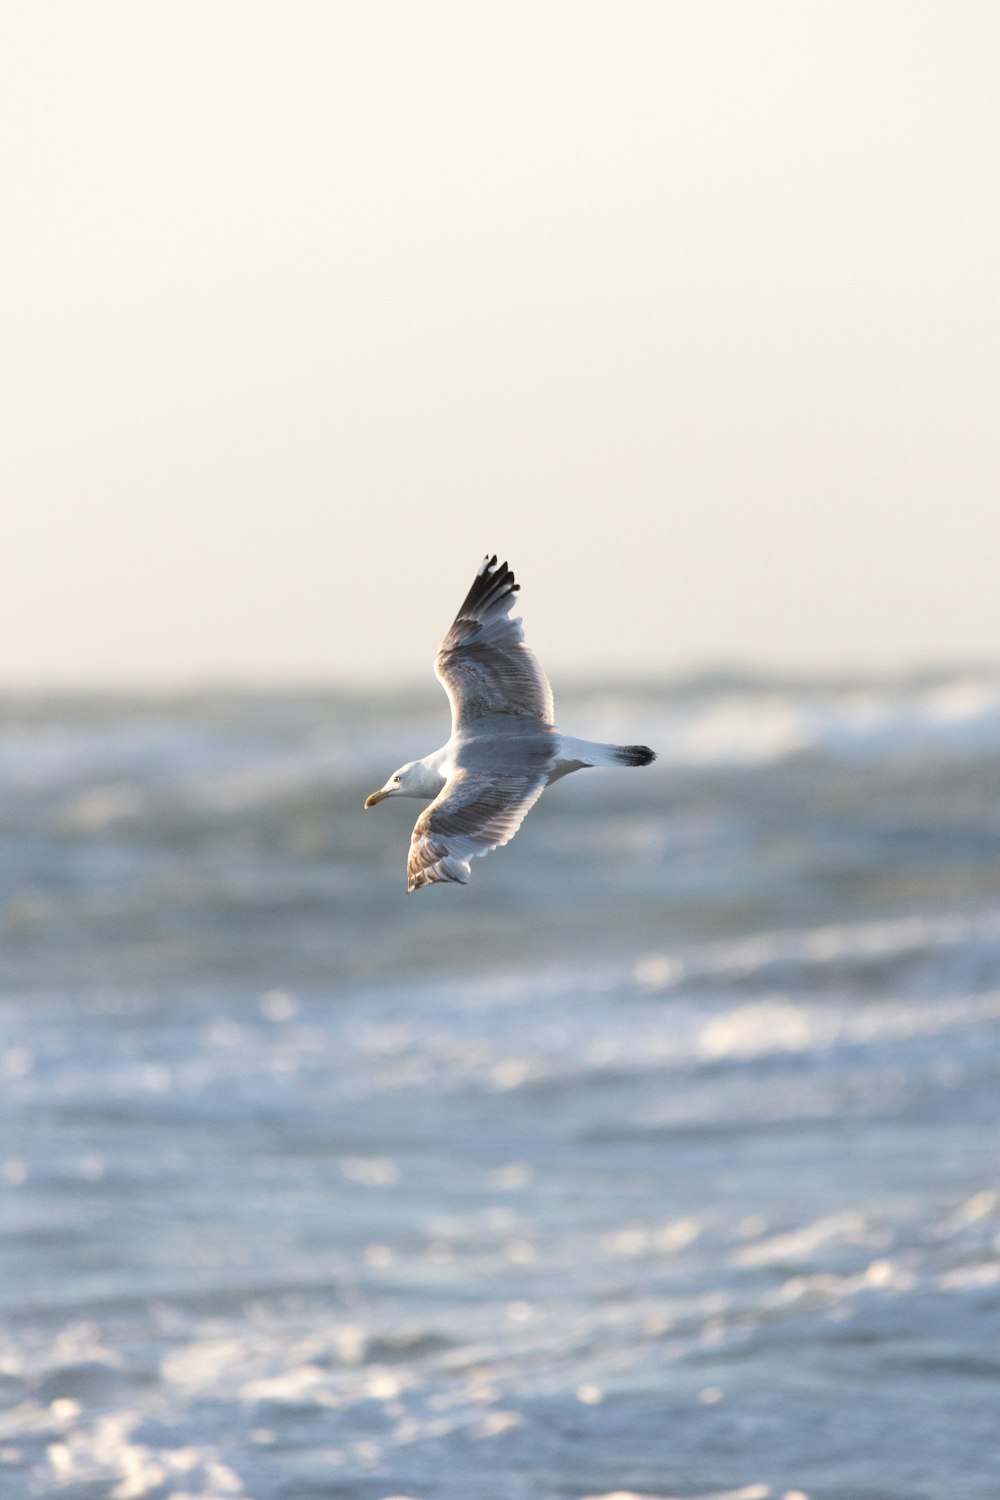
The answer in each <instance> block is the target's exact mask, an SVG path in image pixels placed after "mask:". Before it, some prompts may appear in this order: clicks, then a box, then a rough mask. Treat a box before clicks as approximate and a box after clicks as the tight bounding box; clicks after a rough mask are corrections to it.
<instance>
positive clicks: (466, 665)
mask: <svg viewBox="0 0 1000 1500" xmlns="http://www.w3.org/2000/svg"><path fill="white" fill-rule="evenodd" d="M519 588H520V584H518V583H515V582H514V575H513V573H512V572H511V571H510V569H509V568H508V566H507V564H506V563H497V560H496V557H495V556H494V557H484V558H483V561H482V565H481V567H480V569H479V572H478V573H477V574H476V579H475V582H474V583H473V585H472V587H471V589H470V590H469V592H468V594H467V595H466V598H465V602H464V604H463V605H462V607H461V609H460V610H459V612H458V614H457V615H456V617H455V623H454V624H453V625H452V627H451V629H450V630H449V631H448V634H447V635H446V636H445V638H444V640H443V641H442V642H441V649H440V650H439V651H438V654H437V660H436V661H435V663H434V670H435V672H436V673H437V675H438V677H439V678H440V679H441V681H442V682H443V683H444V687H445V691H446V692H447V694H448V697H449V698H450V699H451V730H452V734H456V733H457V732H458V731H459V730H460V729H462V728H463V727H464V726H465V725H467V724H470V723H471V722H472V721H473V720H475V719H481V718H483V717H484V716H485V715H486V714H514V715H517V716H520V717H521V718H527V719H537V720H539V721H540V722H541V723H542V724H551V723H552V722H553V719H554V714H555V708H554V705H553V702H552V689H551V688H550V687H549V682H548V678H547V677H546V676H545V673H544V672H543V671H542V669H541V666H540V665H539V663H538V659H537V658H536V656H535V655H534V653H533V652H532V651H531V650H530V649H529V647H528V646H526V645H525V642H524V631H523V630H522V628H521V621H520V620H518V619H514V620H512V619H511V618H510V609H511V606H512V605H513V602H514V595H515V594H516V593H517V591H518V589H519Z"/></svg>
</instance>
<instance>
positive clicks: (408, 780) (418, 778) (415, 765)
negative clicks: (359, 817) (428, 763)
mask: <svg viewBox="0 0 1000 1500" xmlns="http://www.w3.org/2000/svg"><path fill="white" fill-rule="evenodd" d="M423 779H424V767H423V766H422V765H421V764H420V762H419V761H417V760H411V761H407V763H406V765H405V766H400V768H399V770H398V771H394V772H393V774H392V775H391V776H390V777H389V780H388V781H387V782H386V784H385V786H383V787H380V788H379V790H378V791H377V792H372V794H371V796H370V797H369V798H368V799H367V801H366V802H365V807H366V808H367V807H374V806H375V804H376V802H383V801H384V800H385V798H386V797H423V796H426V795H427V794H426V792H424V790H423V786H422V782H423ZM418 782H419V783H421V785H420V787H419V789H418Z"/></svg>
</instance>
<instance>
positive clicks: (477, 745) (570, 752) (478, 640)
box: [365, 554, 656, 891]
mask: <svg viewBox="0 0 1000 1500" xmlns="http://www.w3.org/2000/svg"><path fill="white" fill-rule="evenodd" d="M520 587H521V585H520V584H519V583H515V582H514V575H513V573H512V572H511V570H510V569H509V568H508V566H507V564H506V563H505V562H503V563H498V562H497V560H496V555H495V554H494V556H493V557H484V558H483V561H482V563H481V564H480V567H479V571H478V573H477V574H476V577H475V579H474V581H473V584H472V587H471V589H470V590H469V592H468V594H467V595H466V597H465V600H464V602H463V604H462V607H461V609H460V610H459V611H458V614H457V615H456V616H455V622H454V624H453V625H452V627H451V629H450V630H449V631H448V634H447V635H446V636H445V638H444V640H443V641H442V642H441V646H440V649H439V651H438V654H437V659H436V661H435V663H434V671H435V672H436V674H437V676H438V679H439V680H440V681H441V682H442V683H443V684H444V689H445V692H446V693H447V694H448V697H449V699H450V700H451V738H450V739H449V740H448V743H447V744H446V745H443V746H442V747H441V749H440V750H435V751H433V752H432V753H431V754H430V755H425V756H424V757H423V758H422V759H421V760H411V761H407V763H406V765H405V766H400V768H399V770H398V771H394V772H393V774H392V775H391V776H390V777H389V779H388V781H387V782H386V783H385V785H384V786H383V787H381V788H380V790H379V791H377V792H372V794H371V796H370V797H369V798H368V800H367V801H366V802H365V807H366V808H369V807H374V806H375V805H376V803H378V802H384V801H385V799H386V798H387V797H422V798H424V799H427V798H430V799H432V800H431V805H430V807H428V808H425V809H424V811H423V812H422V813H421V814H420V816H419V818H418V819H417V821H416V824H415V826H414V829H413V836H412V838H411V840H410V853H409V858H408V859H407V862H406V875H407V886H406V888H407V891H416V890H419V889H420V887H421V886H424V885H435V884H437V883H438V882H440V881H454V882H456V883H457V884H459V885H466V884H467V883H468V879H469V875H470V873H471V872H470V868H469V861H470V859H472V858H473V857H474V856H475V855H477V854H489V852H490V851H491V850H492V849H498V848H500V846H501V845H503V844H508V843H510V841H511V839H512V838H513V837H514V835H515V833H516V832H517V830H518V829H519V828H520V826H521V824H522V823H523V822H524V819H525V817H526V816H527V814H528V813H529V812H530V811H531V809H532V808H533V807H534V805H535V803H536V802H537V801H538V799H539V797H540V796H541V795H542V793H543V792H544V790H545V788H546V787H547V786H551V785H552V783H553V782H554V781H558V780H559V778H560V777H562V776H568V775H569V773H570V772H571V771H579V770H582V769H583V767H584V766H648V765H649V764H650V762H651V761H654V760H655V759H656V756H655V754H654V753H653V751H652V750H650V749H649V747H648V745H601V744H597V743H596V742H595V741H593V740H578V739H573V738H571V736H569V735H566V734H562V733H560V731H559V730H558V729H557V728H556V726H555V717H554V716H555V706H554V703H553V699H552V689H551V688H550V687H549V682H548V678H547V677H546V676H545V673H544V672H543V670H542V668H541V666H540V664H539V662H538V659H537V657H536V656H535V654H534V652H533V651H531V649H530V648H529V647H528V646H527V645H526V643H525V639H524V631H523V629H522V628H521V621H520V619H511V617H510V611H511V607H512V605H513V603H514V595H515V594H516V593H517V592H518V591H519V590H520Z"/></svg>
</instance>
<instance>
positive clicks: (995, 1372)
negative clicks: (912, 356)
mask: <svg viewBox="0 0 1000 1500" xmlns="http://www.w3.org/2000/svg"><path fill="white" fill-rule="evenodd" d="M560 722H562V723H564V724H565V727H566V728H567V729H568V730H570V731H572V732H575V733H580V734H584V735H589V736H592V737H594V738H600V739H621V740H625V741H627V742H634V741H645V742H648V743H649V744H651V745H653V746H654V747H655V748H656V749H657V750H658V751H659V752H660V759H659V761H658V762H657V764H656V765H655V766H654V767H652V768H650V769H649V770H645V771H629V772H625V771H623V772H621V773H617V774H616V773H613V772H597V771H594V772H588V773H583V774H581V775H578V776H574V777H572V778H571V779H570V780H568V781H565V782H562V783H560V784H559V785H558V786H557V787H555V788H553V789H552V790H551V791H550V792H548V793H547V794H546V795H545V797H544V798H543V799H542V801H541V802H540V803H539V805H538V807H537V808H536V809H535V810H534V811H533V812H532V814H531V816H530V818H529V819H528V820H527V822H526V823H525V825H524V827H523V828H522V830H521V832H520V834H519V835H518V837H517V840H516V842H515V843H514V844H512V845H511V846H510V847H509V848H507V849H506V850H501V851H498V852H497V853H496V854H494V855H491V856H490V857H489V858H488V859H486V860H479V861H476V862H474V865H473V880H472V884H471V885H470V886H469V888H468V889H464V890H462V889H458V888H455V887H438V888H434V889H432V890H428V891H423V892H419V893H417V894H416V895H414V896H410V897H407V896H406V895H405V876H404V862H405V854H406V846H407V842H408V839H409V832H410V827H411V825H412V821H413V817H414V815H415V814H416V812H417V811H418V804H417V803H415V802H407V801H399V802H392V803H387V804H385V805H383V806H381V807H379V808H378V809H376V810H373V811H372V812H370V813H363V812H362V810H361V808H362V802H363V799H364V796H365V794H366V793H367V792H369V791H371V790H373V789H374V788H375V787H376V786H378V785H381V783H382V782H383V781H384V780H385V778H386V776H387V775H388V773H389V772H390V771H392V770H393V769H394V768H395V766H396V765H397V764H399V763H400V762H401V761H403V760H405V759H409V758H411V757H412V756H414V755H419V754H423V753H425V752H426V751H428V750H430V749H432V748H434V747H435V746H436V745H437V744H439V743H440V742H441V740H442V739H443V738H444V737H445V733H446V723H447V707H446V704H445V702H444V699H443V697H440V696H439V695H435V694H434V692H433V689H432V690H431V691H430V692H428V693H427V694H424V695H415V694H403V693H398V694H395V695H393V694H387V695H384V696H381V697H364V696H361V695H356V696H350V695H345V694H336V693H320V692H317V693H312V694H309V693H299V694H281V695H278V694H257V695H253V694H244V695H233V694H230V695H226V694H210V695H203V696H192V697H188V698H178V697H174V698H169V699H155V698H150V699H128V700H125V699H115V698H98V697H84V698H76V699H71V698H65V697H60V698H44V697H38V698H26V697H19V698H7V699H6V700H4V701H3V703H2V705H0V834H2V836H0V881H2V891H0V895H2V899H0V937H2V942H0V1028H2V1031H0V1046H2V1052H0V1068H2V1084H3V1087H2V1091H0V1308H2V1332H0V1494H2V1495H3V1496H4V1497H7V1496H10V1497H12V1500H14V1497H17V1500H21V1497H32V1496H40V1495H45V1496H48V1495H60V1496H66V1497H70V1500H98V1497H102V1500H103V1497H111V1500H135V1497H141V1496H150V1497H154V1500H166V1497H174V1500H179V1497H190V1496H198V1497H202V1500H205V1497H218V1500H222V1497H232V1496H236V1497H252V1500H298V1497H302V1500H309V1497H314V1496H315V1497H320V1496H323V1497H326V1496H329V1497H341V1500H382V1497H386V1496H390V1495H391V1496H403V1495H405V1496H413V1497H415V1500H438V1497H440V1500H548V1497H552V1500H556V1497H566V1500H582V1497H584V1496H597V1495H608V1494H611V1493H614V1492H623V1491H624V1492H631V1493H633V1494H638V1495H643V1496H675V1495H676V1496H704V1495H710V1494H720V1493H736V1494H739V1495H742V1496H744V1497H746V1500H763V1497H765V1496H771V1497H775V1500H777V1497H785V1496H788V1495H792V1496H801V1495H807V1496H809V1497H810V1500H959V1497H961V1500H995V1497H996V1495H997V1494H998V1493H1000V1416H998V1413H1000V1191H998V1189H1000V1163H998V1144H1000V678H998V677H996V676H994V675H990V674H989V673H983V672H970V673H967V674H964V675H958V674H954V675H950V676H948V675H941V676H936V677H927V678H922V679H906V680H899V681H882V682H877V683H872V682H867V683H856V682H837V683H826V684H819V685H816V684H812V685H809V684H801V683H794V682H790V683H782V682H758V681H753V680H743V679H739V678H732V679H722V678H717V679H713V680H701V681H693V682H688V683H680V684H677V683H675V684H669V685H666V686H664V685H657V684H637V685H633V686H621V685H618V686H615V687H608V688H605V689H601V690H599V691H589V692H587V693H583V692H579V693H577V694H575V695H573V694H568V695H564V698H563V700H562V701H561V703H560Z"/></svg>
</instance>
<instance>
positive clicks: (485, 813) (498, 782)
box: [406, 771, 546, 891]
mask: <svg viewBox="0 0 1000 1500" xmlns="http://www.w3.org/2000/svg"><path fill="white" fill-rule="evenodd" d="M545 785H546V780H545V776H544V774H543V775H541V776H539V775H537V774H535V775H512V776H487V775H481V774H477V773H474V772H470V771H457V772H456V773H455V774H454V775H453V776H451V777H449V779H448V780H447V781H446V782H445V785H444V787H443V788H442V790H441V792H440V793H439V794H438V796H437V797H436V798H435V799H434V801H433V802H432V803H431V805H430V806H429V807H428V808H426V809H425V810H424V811H423V812H422V813H421V814H420V817H419V818H418V819H417V821H416V824H415V826H414V829H413V837H412V839H411V841H410V854H409V858H408V860H407V862H406V875H407V890H409V891H415V890H417V888H418V887H419V886H422V885H433V884H435V883H436V882H437V881H441V880H453V881H457V882H458V883H459V884H460V885H465V884H466V882H467V881H468V879H469V874H470V871H469V860H470V859H472V858H473V857H474V856H475V855H477V854H488V853H489V852H490V850H491V849H497V848H499V847H500V846H501V845H502V844H508V843H509V842H510V840H511V839H512V838H513V837H514V835H515V833H516V832H517V830H518V829H519V828H520V826H521V824H522V823H523V822H524V819H525V818H526V817H527V815H528V813H529V812H530V811H531V809H532V808H533V807H534V805H535V803H536V802H537V801H538V799H539V797H540V796H541V795H542V792H543V791H544V790H545Z"/></svg>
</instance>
